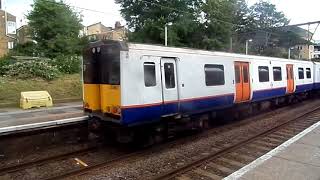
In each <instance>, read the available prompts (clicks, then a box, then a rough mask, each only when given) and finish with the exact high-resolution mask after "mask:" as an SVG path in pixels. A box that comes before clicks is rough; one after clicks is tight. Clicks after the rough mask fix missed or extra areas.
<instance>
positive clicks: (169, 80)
mask: <svg viewBox="0 0 320 180" xmlns="http://www.w3.org/2000/svg"><path fill="white" fill-rule="evenodd" d="M174 74H175V73H174V65H173V63H164V76H165V82H166V88H167V89H171V88H175V87H176V80H175V77H174Z"/></svg>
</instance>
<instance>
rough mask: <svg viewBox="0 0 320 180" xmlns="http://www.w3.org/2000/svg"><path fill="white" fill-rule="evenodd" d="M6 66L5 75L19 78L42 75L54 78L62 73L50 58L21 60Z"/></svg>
mask: <svg viewBox="0 0 320 180" xmlns="http://www.w3.org/2000/svg"><path fill="white" fill-rule="evenodd" d="M4 68H5V69H6V70H7V71H6V72H5V75H7V76H12V77H18V78H32V77H40V78H43V79H46V80H52V79H55V78H57V77H59V75H60V72H59V70H58V68H57V67H56V66H53V65H51V64H50V63H49V61H48V60H30V61H19V62H16V63H15V64H10V65H7V66H4Z"/></svg>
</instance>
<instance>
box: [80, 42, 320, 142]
mask: <svg viewBox="0 0 320 180" xmlns="http://www.w3.org/2000/svg"><path fill="white" fill-rule="evenodd" d="M83 90H84V105H83V106H84V110H85V112H86V113H88V116H89V117H90V123H89V124H90V126H91V129H93V130H94V129H101V128H100V127H101V126H102V127H104V130H103V131H108V132H109V131H110V132H111V131H112V132H116V134H117V137H119V139H125V140H124V141H130V140H132V137H133V136H135V135H136V134H138V135H137V136H147V135H149V134H157V135H159V134H161V135H168V131H169V129H172V127H174V126H179V127H180V126H184V127H190V128H202V127H204V126H206V125H207V124H208V121H210V119H212V118H211V117H212V116H215V115H216V114H217V112H220V111H223V112H224V114H223V115H229V114H233V115H235V114H237V113H239V112H241V111H240V110H235V111H224V110H230V109H234V107H240V106H243V107H246V110H245V111H244V112H248V111H251V109H252V108H254V107H256V106H257V105H258V106H260V105H261V103H263V102H271V103H272V104H279V103H282V102H289V101H291V100H292V99H294V98H299V97H304V96H307V95H308V94H310V93H311V92H313V91H318V90H320V63H318V62H312V61H303V60H290V59H281V58H273V57H263V56H252V55H243V54H234V53H226V52H215V51H205V50H197V49H191V48H176V47H165V46H161V45H148V44H138V43H127V42H123V41H113V40H101V41H97V42H94V43H90V44H89V45H88V46H87V47H86V48H85V49H84V51H83ZM98 127H99V128H98Z"/></svg>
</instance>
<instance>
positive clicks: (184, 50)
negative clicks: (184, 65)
mask: <svg viewBox="0 0 320 180" xmlns="http://www.w3.org/2000/svg"><path fill="white" fill-rule="evenodd" d="M103 44H114V45H117V46H118V47H120V49H121V51H130V50H131V49H132V50H147V51H153V52H156V51H158V52H170V53H183V54H201V55H210V56H225V57H235V58H248V59H255V60H259V59H260V60H273V61H299V62H305V63H317V64H318V63H319V62H313V61H305V60H295V59H284V58H276V57H267V56H255V55H245V54H237V53H228V52H219V51H209V50H200V49H194V48H185V47H166V46H163V45H152V44H140V43H127V42H124V41H114V40H101V41H96V42H93V43H90V44H89V46H88V47H87V48H93V47H98V46H101V45H103Z"/></svg>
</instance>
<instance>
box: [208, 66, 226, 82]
mask: <svg viewBox="0 0 320 180" xmlns="http://www.w3.org/2000/svg"><path fill="white" fill-rule="evenodd" d="M204 72H205V78H206V85H207V86H219V85H224V83H225V82H224V67H223V65H216V64H206V65H204Z"/></svg>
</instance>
